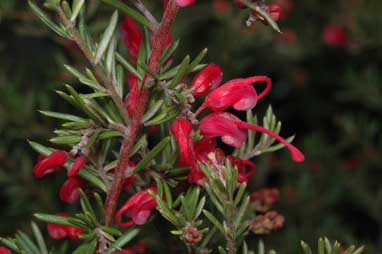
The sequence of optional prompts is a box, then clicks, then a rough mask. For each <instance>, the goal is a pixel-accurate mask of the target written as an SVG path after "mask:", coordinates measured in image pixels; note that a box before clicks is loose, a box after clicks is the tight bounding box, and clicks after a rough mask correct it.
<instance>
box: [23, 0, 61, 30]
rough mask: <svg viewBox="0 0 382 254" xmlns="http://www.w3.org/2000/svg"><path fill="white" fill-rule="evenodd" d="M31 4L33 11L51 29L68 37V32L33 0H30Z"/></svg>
mask: <svg viewBox="0 0 382 254" xmlns="http://www.w3.org/2000/svg"><path fill="white" fill-rule="evenodd" d="M28 3H29V6H30V7H31V9H32V11H33V12H34V13H35V14H36V15H37V16H38V17H39V18H40V19H41V20H42V22H44V23H45V24H46V25H47V26H48V27H49V28H50V29H52V30H53V31H54V32H56V33H57V34H59V35H60V36H62V37H68V34H67V32H66V31H65V30H64V29H63V28H61V27H60V26H58V25H57V24H55V23H54V22H53V21H52V20H51V19H50V18H49V17H48V16H47V15H46V14H45V13H44V12H43V11H42V10H41V9H40V8H39V7H38V6H37V5H36V4H35V3H34V2H33V1H31V0H28Z"/></svg>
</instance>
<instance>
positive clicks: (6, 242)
mask: <svg viewBox="0 0 382 254" xmlns="http://www.w3.org/2000/svg"><path fill="white" fill-rule="evenodd" d="M0 243H2V244H3V245H5V246H6V247H7V248H9V249H11V250H12V251H14V252H16V253H19V252H20V250H19V247H17V244H16V243H15V240H14V239H7V238H2V237H0Z"/></svg>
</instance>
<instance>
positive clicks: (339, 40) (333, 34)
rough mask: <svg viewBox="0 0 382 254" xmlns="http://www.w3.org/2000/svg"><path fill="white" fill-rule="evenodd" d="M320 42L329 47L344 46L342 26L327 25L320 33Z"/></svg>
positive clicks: (345, 39)
mask: <svg viewBox="0 0 382 254" xmlns="http://www.w3.org/2000/svg"><path fill="white" fill-rule="evenodd" d="M322 40H323V41H324V42H325V43H326V44H327V45H328V46H331V47H340V46H344V45H345V44H346V42H347V36H346V33H345V30H344V28H343V27H342V26H339V25H336V24H330V25H327V26H326V27H325V28H324V31H323V32H322Z"/></svg>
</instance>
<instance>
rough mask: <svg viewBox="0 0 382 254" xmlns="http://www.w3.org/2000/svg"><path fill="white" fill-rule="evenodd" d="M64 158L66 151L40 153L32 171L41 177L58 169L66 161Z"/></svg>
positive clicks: (65, 157)
mask: <svg viewBox="0 0 382 254" xmlns="http://www.w3.org/2000/svg"><path fill="white" fill-rule="evenodd" d="M66 159H67V154H66V152H65V151H61V150H56V151H54V152H52V153H51V154H50V155H49V156H43V155H40V156H39V157H38V162H37V164H36V165H35V166H34V168H33V173H34V175H35V176H36V177H38V178H41V177H44V176H45V175H48V174H51V173H53V172H56V171H59V170H60V169H61V167H62V166H64V164H65V163H66Z"/></svg>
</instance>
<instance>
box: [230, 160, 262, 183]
mask: <svg viewBox="0 0 382 254" xmlns="http://www.w3.org/2000/svg"><path fill="white" fill-rule="evenodd" d="M227 158H228V159H229V160H230V161H231V162H232V166H234V167H236V168H237V171H238V173H239V174H238V178H237V181H238V182H239V183H245V182H247V181H248V178H249V177H251V176H252V175H253V174H254V173H255V171H256V165H255V164H254V163H253V162H251V161H249V160H242V159H240V158H238V157H235V156H232V155H230V156H228V157H227ZM247 166H248V167H249V171H247Z"/></svg>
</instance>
